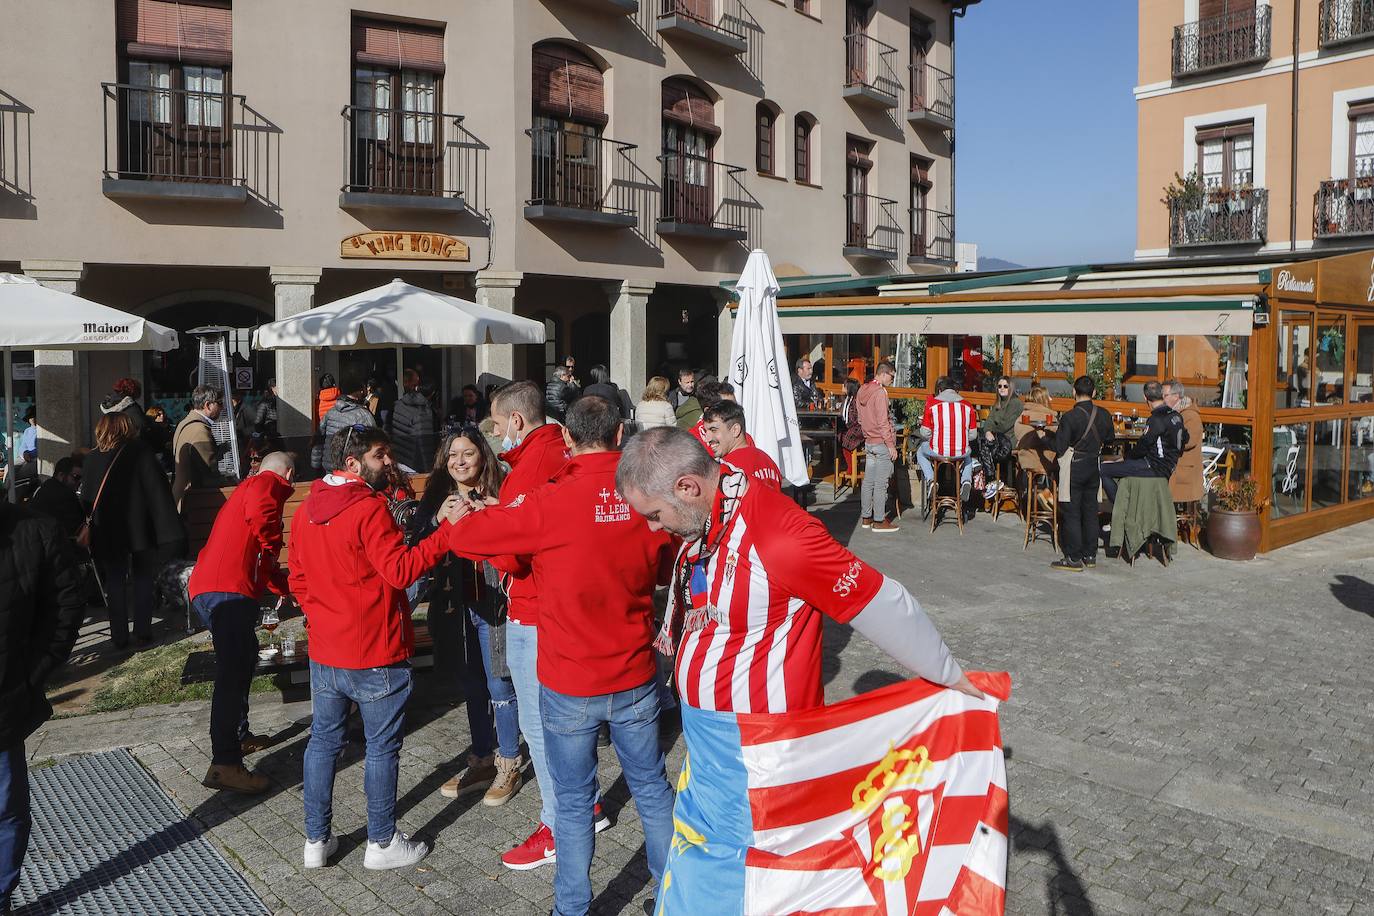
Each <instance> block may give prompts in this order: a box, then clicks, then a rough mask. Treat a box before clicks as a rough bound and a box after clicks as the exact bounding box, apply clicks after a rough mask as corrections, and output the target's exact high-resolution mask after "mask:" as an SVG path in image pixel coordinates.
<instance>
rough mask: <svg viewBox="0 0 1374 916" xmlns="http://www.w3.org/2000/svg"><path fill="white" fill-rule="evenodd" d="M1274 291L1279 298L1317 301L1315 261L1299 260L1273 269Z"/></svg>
mask: <svg viewBox="0 0 1374 916" xmlns="http://www.w3.org/2000/svg"><path fill="white" fill-rule="evenodd" d="M1274 292H1275V294H1276V295H1277V296H1278V297H1279V298H1280V299H1287V300H1289V301H1297V302H1316V301H1317V262H1316V261H1300V262H1298V263H1296V264H1288V265H1285V266H1283V267H1279V268H1276V269H1275V270H1274Z"/></svg>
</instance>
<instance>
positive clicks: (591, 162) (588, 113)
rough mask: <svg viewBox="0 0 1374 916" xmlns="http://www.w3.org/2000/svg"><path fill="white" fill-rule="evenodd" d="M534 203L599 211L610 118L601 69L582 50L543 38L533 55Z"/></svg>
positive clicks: (532, 194) (532, 176)
mask: <svg viewBox="0 0 1374 916" xmlns="http://www.w3.org/2000/svg"><path fill="white" fill-rule="evenodd" d="M532 62H533V77H532V83H531V86H532V97H533V98H532V103H533V121H532V125H531V128H530V140H531V143H532V154H533V162H532V169H531V173H530V174H531V179H532V184H533V187H532V190H531V194H530V202H531V203H533V204H551V205H554V206H562V207H581V208H583V209H589V210H599V209H601V207H602V204H603V198H604V195H603V193H602V187H603V184H604V182H603V178H602V167H603V162H602V150H603V144H602V141H601V131H602V128H604V127H605V125H606V122H607V118H606V111H605V102H604V98H605V81H604V77H603V75H602V73H601V69H600V68H599V67H598V66H597V65H596V63H595V62H593V61H592V60H591V58H589V57H588V56H587V55H586V54H584V53H583V52H582V51H579V50H578V49H577V48H573V47H571V46H568V45H564V44H561V43H558V42H541V43H540V44H537V45H535V46H534V51H533V54H532Z"/></svg>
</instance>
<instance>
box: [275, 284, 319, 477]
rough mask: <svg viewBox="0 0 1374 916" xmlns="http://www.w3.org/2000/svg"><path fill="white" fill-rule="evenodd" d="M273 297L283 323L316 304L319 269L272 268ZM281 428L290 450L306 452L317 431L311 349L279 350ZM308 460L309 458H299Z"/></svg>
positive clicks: (278, 380) (278, 411)
mask: <svg viewBox="0 0 1374 916" xmlns="http://www.w3.org/2000/svg"><path fill="white" fill-rule="evenodd" d="M269 270H270V271H271V277H272V291H273V298H274V299H275V300H276V314H277V318H278V319H279V320H280V319H282V318H290V317H291V316H292V315H297V314H300V313H301V312H304V311H306V310H307V309H310V308H313V307H314V305H315V284H317V283H319V282H320V268H318V267H272V268H269ZM277 429H278V430H279V431H280V433H281V436H282V439H283V440H285V441H286V444H287V447H288V448H291V449H294V450H296V451H297V452H298V453H299V452H302V451H303V450H304V449H305V448H306V446H307V443H308V440H309V437H310V435H311V434H312V433H313V432H314V429H315V379H314V377H313V375H312V372H311V362H310V351H309V350H278V351H277ZM299 457H300V458H302V459H308V458H309V455H304V454H302V455H299Z"/></svg>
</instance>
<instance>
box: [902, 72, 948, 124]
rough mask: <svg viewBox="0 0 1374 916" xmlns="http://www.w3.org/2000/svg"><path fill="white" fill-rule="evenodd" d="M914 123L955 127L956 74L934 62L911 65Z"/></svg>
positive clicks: (908, 115)
mask: <svg viewBox="0 0 1374 916" xmlns="http://www.w3.org/2000/svg"><path fill="white" fill-rule="evenodd" d="M906 119H907V120H908V121H910V122H911V123H912V124H929V125H931V126H932V127H936V128H939V129H940V130H953V129H954V74H953V73H946V72H945V71H944V70H941V69H940V68H939V67H932V66H931V65H930V64H925V63H922V64H912V65H911V110H910V111H908V112H907V113H906Z"/></svg>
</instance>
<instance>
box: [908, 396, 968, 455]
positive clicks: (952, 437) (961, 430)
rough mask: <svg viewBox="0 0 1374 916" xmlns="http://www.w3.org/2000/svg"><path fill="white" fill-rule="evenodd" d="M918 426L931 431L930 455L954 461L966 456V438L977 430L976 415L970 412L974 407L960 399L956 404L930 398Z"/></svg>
mask: <svg viewBox="0 0 1374 916" xmlns="http://www.w3.org/2000/svg"><path fill="white" fill-rule="evenodd" d="M921 426H923V427H925V428H926V429H929V430H930V431H931V433H930V450H931V451H932V452H934V453H935V454H937V455H942V456H944V457H948V458H956V457H958V456H960V455H966V454H968V447H969V446H968V443H969V434H970V433H972V432H974V431H976V430H977V429H978V415H977V414H976V413H974V412H973V405H972V404H970V403H969V402H968V401H965V400H963V399H962V398H960V399H959V400H957V401H942V400H940V399H939V398H931V399H930V400H929V401H926V411H925V415H924V416H922V417H921Z"/></svg>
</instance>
